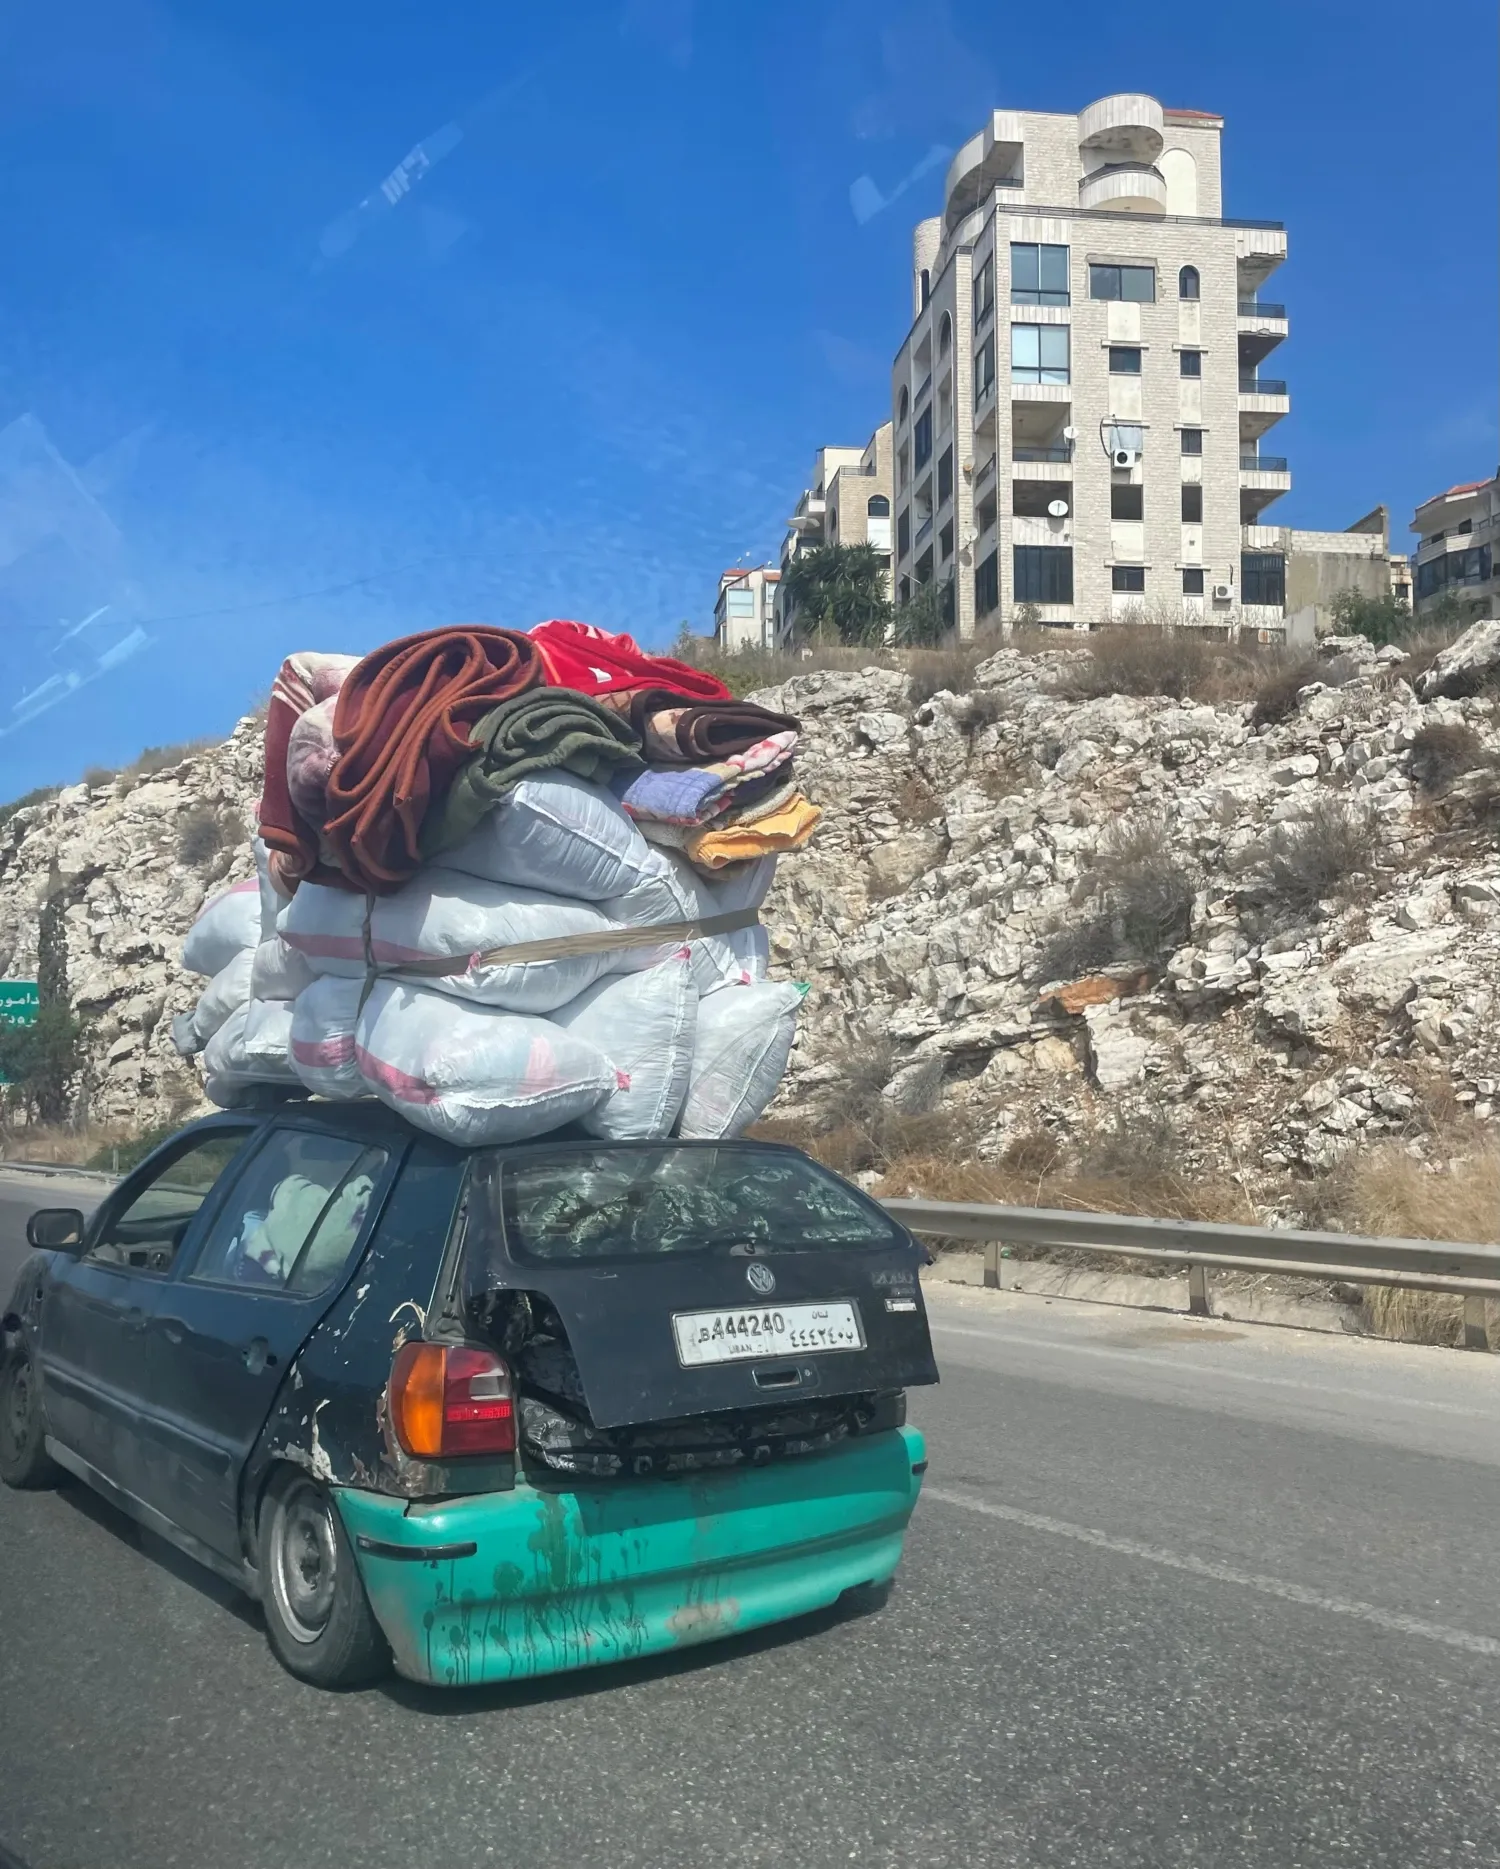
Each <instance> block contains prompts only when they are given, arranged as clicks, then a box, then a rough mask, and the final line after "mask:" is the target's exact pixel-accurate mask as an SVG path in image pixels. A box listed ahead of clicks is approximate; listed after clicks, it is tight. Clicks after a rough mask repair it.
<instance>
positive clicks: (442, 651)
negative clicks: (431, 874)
mask: <svg viewBox="0 0 1500 1869" xmlns="http://www.w3.org/2000/svg"><path fill="white" fill-rule="evenodd" d="M545 679H546V670H545V668H544V666H543V662H542V657H541V654H540V653H539V651H538V648H537V645H536V644H535V643H534V642H532V640H531V639H530V637H528V636H523V635H522V634H521V633H520V632H519V631H517V630H507V629H492V628H490V627H489V626H488V625H486V624H482V623H472V624H469V625H467V626H464V627H459V628H452V629H432V630H424V631H422V633H421V634H420V635H417V636H403V637H401V638H400V640H399V641H396V642H390V643H387V644H386V645H385V647H384V648H382V649H376V650H375V651H374V652H373V653H372V654H370V655H367V656H366V657H365V659H364V660H363V661H362V662H361V663H360V664H359V666H358V667H357V668H356V669H355V670H354V671H353V673H352V674H351V675H350V676H349V677H348V679H347V680H346V681H345V683H344V685H343V687H342V688H340V690H339V698H338V706H337V708H336V710H335V712H334V717H333V738H334V744H335V745H336V746H337V748H338V758H337V759H336V760H335V762H334V766H333V770H332V772H331V773H330V774H329V777H328V817H327V821H326V823H325V825H324V827H323V829H324V844H325V848H326V849H327V851H328V852H329V854H330V855H331V856H332V857H333V860H334V861H335V862H336V863H337V864H338V865H339V868H340V869H341V870H343V871H344V873H345V875H346V876H347V877H348V878H349V880H350V881H351V882H352V883H353V884H354V886H355V887H356V888H359V889H364V890H368V891H369V892H370V893H371V894H373V895H386V894H389V892H390V891H391V890H393V889H399V888H400V886H401V884H402V883H404V882H406V881H407V879H408V878H409V877H411V876H412V875H414V874H415V873H416V871H417V870H418V869H420V868H421V865H422V851H421V843H420V836H421V830H422V820H423V819H424V817H425V816H426V815H427V808H428V805H429V804H430V803H431V801H432V800H433V799H434V798H440V797H442V796H443V794H444V793H445V792H446V791H447V789H448V786H449V784H450V783H451V781H452V779H453V777H454V775H455V774H456V773H457V771H458V769H459V767H460V766H461V765H463V764H464V762H465V761H466V760H469V759H472V758H473V757H474V746H473V744H472V742H471V741H470V739H469V733H470V730H471V729H472V728H473V726H474V725H475V723H476V722H477V721H478V720H479V719H480V718H481V716H482V715H485V714H488V713H489V712H490V710H491V709H492V708H493V707H495V706H497V705H498V704H499V703H500V702H501V701H509V700H510V699H511V698H512V697H513V696H515V695H518V694H523V693H524V692H525V691H526V690H527V689H528V688H533V687H535V686H537V684H538V683H540V682H542V681H544V680H545Z"/></svg>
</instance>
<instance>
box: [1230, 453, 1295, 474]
mask: <svg viewBox="0 0 1500 1869" xmlns="http://www.w3.org/2000/svg"><path fill="white" fill-rule="evenodd" d="M1240 467H1241V469H1242V470H1243V472H1245V473H1247V474H1285V473H1287V472H1289V471H1290V470H1289V469H1288V467H1287V464H1286V456H1285V455H1284V454H1242V455H1241V456H1240Z"/></svg>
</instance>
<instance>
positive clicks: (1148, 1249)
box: [882, 1200, 1500, 1350]
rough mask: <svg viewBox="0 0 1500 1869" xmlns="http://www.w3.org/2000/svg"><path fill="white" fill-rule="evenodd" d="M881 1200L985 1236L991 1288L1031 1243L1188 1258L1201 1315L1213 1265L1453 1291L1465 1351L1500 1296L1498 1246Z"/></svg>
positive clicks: (933, 1225) (925, 1223)
mask: <svg viewBox="0 0 1500 1869" xmlns="http://www.w3.org/2000/svg"><path fill="white" fill-rule="evenodd" d="M882 1205H883V1206H884V1207H885V1209H886V1211H887V1212H888V1213H889V1214H891V1215H892V1217H893V1218H895V1219H897V1220H899V1221H901V1223H902V1224H903V1225H904V1226H907V1227H910V1228H911V1230H912V1232H913V1233H928V1234H936V1235H939V1236H941V1237H943V1238H947V1239H965V1240H976V1241H978V1242H979V1243H981V1244H982V1245H983V1246H984V1249H985V1254H984V1282H985V1284H986V1285H988V1286H990V1287H991V1288H992V1289H998V1287H999V1284H1000V1260H1001V1254H1002V1251H1003V1249H1004V1248H1005V1247H1006V1246H1037V1247H1051V1248H1053V1249H1062V1250H1069V1251H1073V1252H1097V1253H1113V1254H1116V1255H1118V1256H1119V1257H1122V1258H1127V1259H1144V1260H1148V1261H1156V1262H1165V1263H1168V1264H1175V1265H1185V1266H1186V1267H1187V1271H1188V1308H1189V1310H1190V1311H1191V1312H1192V1314H1193V1315H1194V1316H1197V1317H1207V1316H1209V1315H1210V1310H1209V1299H1208V1274H1209V1273H1210V1272H1211V1271H1214V1270H1219V1271H1226V1272H1279V1273H1281V1274H1283V1275H1285V1276H1288V1277H1293V1278H1321V1279H1337V1280H1340V1281H1342V1282H1345V1283H1349V1284H1355V1285H1396V1286H1401V1287H1403V1288H1405V1289H1407V1290H1412V1291H1441V1292H1453V1293H1455V1294H1457V1295H1458V1296H1460V1297H1462V1299H1463V1301H1464V1346H1465V1348H1466V1349H1471V1350H1487V1349H1488V1348H1489V1340H1488V1336H1487V1333H1486V1330H1485V1320H1484V1301H1485V1299H1486V1298H1500V1247H1497V1246H1479V1245H1470V1244H1464V1243H1460V1242H1455V1241H1451V1240H1407V1239H1379V1238H1369V1237H1366V1236H1365V1235H1362V1234H1358V1233H1313V1232H1299V1231H1296V1230H1294V1229H1292V1228H1285V1229H1283V1228H1278V1227H1252V1226H1225V1225H1221V1224H1217V1223H1210V1222H1207V1221H1198V1220H1143V1219H1139V1218H1136V1217H1135V1216H1133V1215H1128V1214H1093V1213H1071V1212H1066V1211H1063V1210H1060V1209H1055V1208H1044V1207H1000V1206H990V1205H988V1204H986V1203H982V1202H977V1201H918V1200H889V1201H885V1202H883V1203H882Z"/></svg>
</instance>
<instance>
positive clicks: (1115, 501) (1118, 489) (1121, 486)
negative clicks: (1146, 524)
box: [1109, 481, 1146, 519]
mask: <svg viewBox="0 0 1500 1869" xmlns="http://www.w3.org/2000/svg"><path fill="white" fill-rule="evenodd" d="M1109 516H1110V518H1111V519H1144V518H1145V516H1146V511H1145V489H1144V488H1143V487H1133V486H1131V485H1130V483H1129V482H1128V481H1121V482H1119V483H1117V484H1116V485H1114V486H1112V487H1111V488H1110V490H1109Z"/></svg>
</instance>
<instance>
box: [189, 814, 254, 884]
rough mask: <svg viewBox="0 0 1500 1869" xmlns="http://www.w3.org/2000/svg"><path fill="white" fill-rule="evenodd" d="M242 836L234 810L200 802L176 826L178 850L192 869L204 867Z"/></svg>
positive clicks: (231, 847)
mask: <svg viewBox="0 0 1500 1869" xmlns="http://www.w3.org/2000/svg"><path fill="white" fill-rule="evenodd" d="M240 836H241V829H240V825H239V821H238V820H237V819H236V818H235V816H234V815H233V813H232V812H228V811H213V810H211V809H210V808H209V807H208V806H207V805H198V806H195V807H194V808H193V810H191V811H189V812H188V813H187V814H186V815H185V816H184V818H183V820H182V822H181V823H180V824H179V825H178V827H177V854H178V856H179V857H180V858H181V860H182V861H183V862H184V863H186V864H187V866H188V867H189V869H194V870H201V869H202V868H203V866H204V865H205V864H207V863H212V861H213V860H214V858H215V857H216V856H218V855H219V853H220V851H223V850H231V849H233V847H234V846H235V845H236V844H237V843H238V842H239V840H240Z"/></svg>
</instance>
